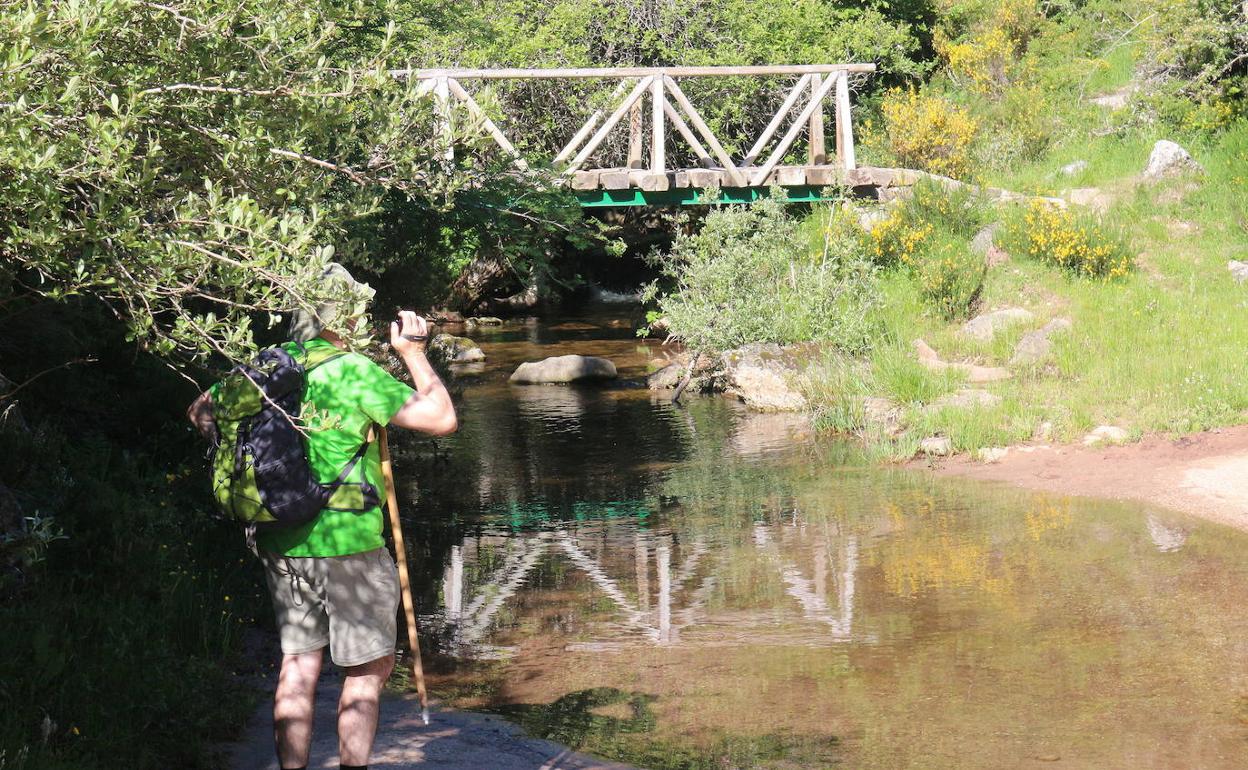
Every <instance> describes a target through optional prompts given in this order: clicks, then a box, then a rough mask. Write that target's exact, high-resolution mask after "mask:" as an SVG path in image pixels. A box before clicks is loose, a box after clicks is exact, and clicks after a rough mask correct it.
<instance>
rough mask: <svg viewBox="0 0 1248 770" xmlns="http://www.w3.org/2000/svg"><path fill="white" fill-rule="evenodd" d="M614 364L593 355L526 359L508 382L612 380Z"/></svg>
mask: <svg viewBox="0 0 1248 770" xmlns="http://www.w3.org/2000/svg"><path fill="white" fill-rule="evenodd" d="M615 378H616V371H615V364H613V363H611V362H610V361H608V360H607V359H605V358H597V357H595V356H577V355H570V356H553V357H551V358H546V359H543V360H541V361H526V362H524V363H523V364H520V366H519V367H517V369H516V371H515V372H513V373H512V375H511V379H510V382H513V383H516V384H517V385H543V384H567V383H573V382H590V381H595V380H614V379H615Z"/></svg>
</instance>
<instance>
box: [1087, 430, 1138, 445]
mask: <svg viewBox="0 0 1248 770" xmlns="http://www.w3.org/2000/svg"><path fill="white" fill-rule="evenodd" d="M1130 437H1131V434H1130V433H1128V432H1127V431H1125V430H1123V429H1122V428H1119V427H1117V426H1115V425H1101V426H1098V427H1097V428H1096V429H1094V430H1093V431H1092V432H1091V433H1089V434H1088V435H1086V436H1084V437H1083V445H1084V446H1097V445H1098V444H1123V443H1126V441H1127V439H1129V438H1130Z"/></svg>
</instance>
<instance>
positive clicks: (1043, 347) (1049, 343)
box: [1010, 318, 1072, 366]
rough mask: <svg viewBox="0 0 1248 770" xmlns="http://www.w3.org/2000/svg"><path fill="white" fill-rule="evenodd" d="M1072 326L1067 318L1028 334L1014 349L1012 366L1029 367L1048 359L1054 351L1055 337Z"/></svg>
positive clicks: (1054, 320) (1059, 319) (1052, 322)
mask: <svg viewBox="0 0 1248 770" xmlns="http://www.w3.org/2000/svg"><path fill="white" fill-rule="evenodd" d="M1071 326H1072V324H1071V322H1070V320H1069V319H1067V318H1054V319H1053V320H1052V321H1049V322H1048V323H1047V324H1045V325H1044V326H1042V327H1041V328H1039V329H1036V330H1035V331H1033V332H1029V333H1027V334H1026V335H1024V336H1023V338H1022V339H1021V340H1019V341H1018V345H1017V346H1016V347H1015V348H1014V356H1013V357H1012V358H1011V359H1010V366H1027V365H1030V364H1035V363H1039V362H1040V361H1043V360H1044V359H1045V358H1048V356H1049V353H1051V352H1052V350H1053V339H1052V337H1053V335H1054V334H1057V333H1058V332H1063V331H1068V330H1069V329H1070V328H1071Z"/></svg>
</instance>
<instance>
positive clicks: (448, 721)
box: [230, 672, 635, 770]
mask: <svg viewBox="0 0 1248 770" xmlns="http://www.w3.org/2000/svg"><path fill="white" fill-rule="evenodd" d="M339 690H340V686H339V680H338V676H337V674H336V672H328V673H326V674H324V675H323V676H322V677H321V682H320V685H319V686H318V688H317V696H316V721H315V725H314V727H313V737H312V757H311V761H310V762H309V763H308V767H309V768H318V769H321V770H337V768H338V737H337V735H336V732H335V721H336V719H337V715H336V712H337V708H338V703H337V699H338V693H339ZM271 709H272V706H271V705H270V702H269V701H268V700H267V699H266V701H265V702H264V703H262V704H261V705H260V707H259V708H258V709H257V710H256V713H255V715H253V716H252V719H251V725H250V726H249V727H248V729H247V732H246V734H245V735H244V736H243V740H242V741H241V742H240V743H239V744H237V745H236V746H234V747H233V748H232V750H231V756H230V767H231V768H234V769H235V770H278V764H277V759H276V758H275V757H274V755H273V717H272V710H271ZM430 721H431V724H430V725H429V726H428V727H426V726H425V725H424V724H422V723H421V720H420V704H419V702H417V700H416V697H415V696H414V695H412V696H403V697H399V696H387V697H385V698H383V700H382V704H381V722H380V724H379V725H378V729H377V741H376V743H375V744H374V749H373V757H372V762H371V763H370V764H369V767H375V768H394V769H397V768H410V769H411V770H486V768H488V769H489V770H635V768H630V767H628V766H626V765H620V764H616V763H613V762H604V761H602V760H599V759H595V758H593V757H589V756H586V755H584V754H577V753H576V752H574V751H572V750H571V749H569V748H567V747H566V746H560V745H559V744H556V743H551V742H550V741H543V740H539V739H537V738H529V737H527V736H525V735H524V734H523V732H522V731H521V730H520V728H519V727H517V726H515V725H513V724H512V723H510V722H508V721H506V720H504V719H501V718H498V717H493V716H489V715H486V714H474V713H471V712H466V711H441V710H438V709H437V708H436V704H435V708H434V709H433V714H432V718H431V720H430Z"/></svg>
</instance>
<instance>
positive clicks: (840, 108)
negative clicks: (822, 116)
mask: <svg viewBox="0 0 1248 770" xmlns="http://www.w3.org/2000/svg"><path fill="white" fill-rule="evenodd" d="M850 120H851V119H850V114H849V73H848V72H841V73H839V74H838V75H837V76H836V158H837V160H838V161H839V162H840V164H841V168H843V169H844V170H846V171H853V170H854V169H856V168H858V163H857V161H856V159H855V158H854V127H853V124H852V123H851V122H850Z"/></svg>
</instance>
